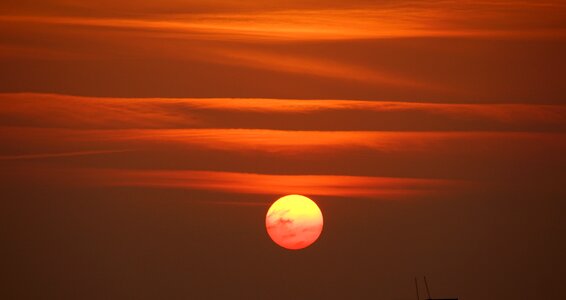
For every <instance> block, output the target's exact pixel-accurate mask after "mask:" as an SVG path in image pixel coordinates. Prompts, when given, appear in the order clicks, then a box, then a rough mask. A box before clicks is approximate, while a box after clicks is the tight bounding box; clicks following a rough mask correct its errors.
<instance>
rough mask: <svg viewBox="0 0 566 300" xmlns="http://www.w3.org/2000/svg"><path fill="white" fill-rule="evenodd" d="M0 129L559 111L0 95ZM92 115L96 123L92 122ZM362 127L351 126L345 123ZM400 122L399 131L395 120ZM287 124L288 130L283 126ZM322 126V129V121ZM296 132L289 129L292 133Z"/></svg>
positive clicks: (389, 125) (490, 121)
mask: <svg viewBox="0 0 566 300" xmlns="http://www.w3.org/2000/svg"><path fill="white" fill-rule="evenodd" d="M0 108H1V109H0V125H1V126H20V127H23V126H25V127H44V128H45V127H59V128H75V129H159V128H164V129H165V128H179V129H189V128H209V129H213V128H222V129H229V128H250V129H302V130H333V131H339V130H351V129H358V130H364V129H365V130H408V131H410V130H413V131H427V130H435V131H441V130H456V129H459V130H463V129H466V130H480V129H481V130H483V131H486V130H491V131H500V130H514V131H517V130H522V131H529V130H543V129H546V130H551V131H553V130H552V129H554V131H555V130H560V129H566V106H564V105H537V104H449V103H415V102H391V101H359V100H295V99H225V98H224V99H222V98H211V99H195V98H183V99H181V98H169V99H165V98H96V97H76V96H67V95H53V94H26V93H23V94H0ZM93 115H96V116H97V117H96V118H92V117H91V116H93ZM360 118H365V119H362V120H367V121H366V122H363V123H361V124H360V122H351V120H354V119H356V120H360ZM400 119H404V120H406V121H405V122H403V123H400V122H399V120H400ZM282 120H287V121H288V122H282ZM326 120H328V121H326ZM293 124H295V125H296V126H295V127H293V126H291V125H293Z"/></svg>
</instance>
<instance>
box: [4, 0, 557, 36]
mask: <svg viewBox="0 0 566 300" xmlns="http://www.w3.org/2000/svg"><path fill="white" fill-rule="evenodd" d="M452 4H453V5H446V3H445V2H443V1H437V2H431V3H429V4H428V5H427V4H424V3H421V4H417V3H414V2H407V3H401V4H398V5H381V6H380V5H367V4H366V5H364V6H362V7H358V8H341V9H332V8H330V9H329V8H328V7H326V8H298V9H282V10H273V9H272V10H267V11H266V10H259V11H258V10H255V11H254V10H248V11H233V12H223V13H222V12H217V13H192V14H177V15H176V14H171V13H169V14H161V15H159V14H158V15H155V14H154V15H151V14H150V15H149V16H148V17H146V18H116V17H112V16H106V17H98V18H92V17H91V18H89V17H77V16H64V15H63V16H53V15H12V16H2V17H0V21H1V22H7V23H14V22H25V23H28V24H48V25H70V26H90V27H102V28H124V29H135V30H145V31H164V32H172V33H178V34H182V35H185V37H186V38H191V39H194V38H197V39H208V40H239V41H246V40H253V41H261V40H263V41H306V40H344V39H379V38H407V37H500V38H501V37H507V38H520V37H523V38H524V37H531V38H533V37H543V38H558V37H561V38H564V37H565V34H566V31H565V28H563V27H560V26H556V25H555V24H556V23H555V22H553V21H554V20H559V18H560V17H561V16H562V17H563V15H561V14H560V13H558V12H557V11H556V9H557V7H561V6H560V4H558V3H555V4H554V5H546V6H545V5H524V4H521V3H520V2H508V3H507V5H508V6H507V7H505V8H503V7H502V6H500V5H496V2H483V3H475V4H471V3H470V4H462V3H458V4H456V3H452ZM510 8H514V9H510ZM545 17H546V18H545Z"/></svg>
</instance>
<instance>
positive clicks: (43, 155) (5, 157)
mask: <svg viewBox="0 0 566 300" xmlns="http://www.w3.org/2000/svg"><path fill="white" fill-rule="evenodd" d="M130 151H133V150H96V151H77V152H62V153H34V154H20V155H0V160H28V159H42V158H57V157H73V156H87V155H100V154H114V153H123V152H130Z"/></svg>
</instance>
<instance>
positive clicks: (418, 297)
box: [415, 277, 421, 300]
mask: <svg viewBox="0 0 566 300" xmlns="http://www.w3.org/2000/svg"><path fill="white" fill-rule="evenodd" d="M415 288H416V289H417V300H421V297H420V296H419V283H418V282H417V277H415Z"/></svg>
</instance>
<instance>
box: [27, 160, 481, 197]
mask: <svg viewBox="0 0 566 300" xmlns="http://www.w3.org/2000/svg"><path fill="white" fill-rule="evenodd" d="M51 172H52V171H49V169H45V168H43V169H42V168H37V169H35V170H34V171H33V172H30V173H31V174H32V176H36V177H39V178H41V177H43V176H46V175H47V174H49V173H51ZM52 180H53V183H55V184H58V183H59V184H61V183H62V184H69V185H79V186H125V187H128V186H130V187H144V188H148V187H149V188H174V189H191V190H209V191H216V192H225V193H239V194H269V195H281V194H289V193H298V194H304V195H317V196H337V197H355V198H379V199H399V198H411V197H419V196H430V195H441V194H447V193H450V192H454V191H461V190H462V189H464V188H467V187H470V184H471V183H469V182H465V181H458V180H442V179H422V178H393V177H370V176H340V175H278V174H253V173H241V172H218V171H200V170H126V169H84V168H74V169H69V168H67V169H65V168H63V169H58V170H57V175H56V176H54V177H53V178H52Z"/></svg>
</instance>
